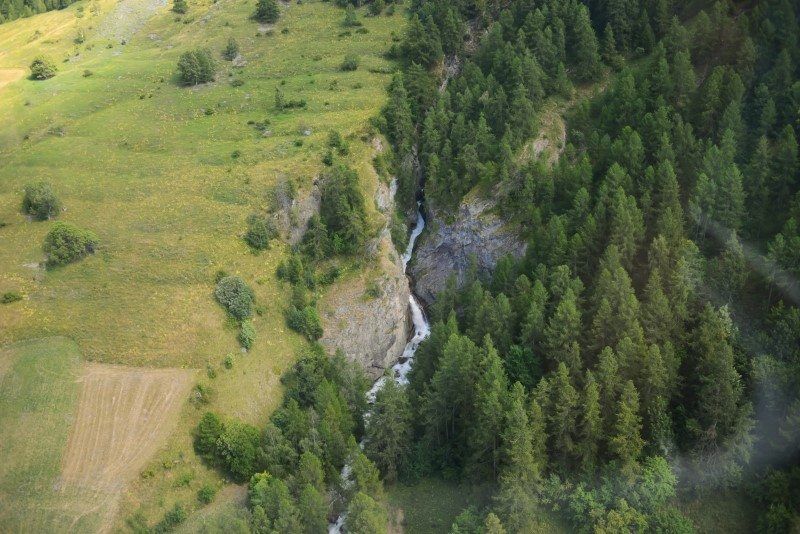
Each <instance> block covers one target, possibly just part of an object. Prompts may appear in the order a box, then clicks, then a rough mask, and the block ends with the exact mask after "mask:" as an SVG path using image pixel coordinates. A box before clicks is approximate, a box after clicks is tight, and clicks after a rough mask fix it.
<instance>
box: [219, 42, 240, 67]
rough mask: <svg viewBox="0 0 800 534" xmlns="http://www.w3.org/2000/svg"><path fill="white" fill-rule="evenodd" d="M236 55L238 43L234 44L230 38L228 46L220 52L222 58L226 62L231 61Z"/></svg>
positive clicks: (237, 53)
mask: <svg viewBox="0 0 800 534" xmlns="http://www.w3.org/2000/svg"><path fill="white" fill-rule="evenodd" d="M238 55H239V43H237V42H236V39H234V38H233V37H231V38H230V39H228V44H227V45H226V46H225V50H223V51H222V57H223V58H224V59H226V60H228V61H233V60H234V59H236V56H238Z"/></svg>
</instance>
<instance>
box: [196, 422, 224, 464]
mask: <svg viewBox="0 0 800 534" xmlns="http://www.w3.org/2000/svg"><path fill="white" fill-rule="evenodd" d="M224 431H225V426H224V425H223V424H222V420H221V419H220V418H219V416H218V415H217V414H215V413H212V412H206V413H204V414H203V417H202V418H201V419H200V423H198V425H197V430H195V434H194V450H195V451H197V454H199V455H200V456H203V457H205V458H208V459H212V458H214V457H216V456H217V440H218V439H219V437H220V436H221V435H222V432H224Z"/></svg>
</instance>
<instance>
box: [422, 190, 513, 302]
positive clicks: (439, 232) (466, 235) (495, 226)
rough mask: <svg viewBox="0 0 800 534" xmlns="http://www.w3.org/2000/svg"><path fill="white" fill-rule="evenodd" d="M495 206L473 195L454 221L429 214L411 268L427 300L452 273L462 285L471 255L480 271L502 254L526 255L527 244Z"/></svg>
mask: <svg viewBox="0 0 800 534" xmlns="http://www.w3.org/2000/svg"><path fill="white" fill-rule="evenodd" d="M496 206H497V200H495V199H494V198H481V197H477V196H476V195H474V194H471V195H468V196H467V197H466V198H465V199H464V200H462V202H461V205H460V206H459V208H458V211H457V213H456V214H455V218H454V220H453V221H452V222H449V223H448V222H444V221H443V220H442V219H441V217H439V216H437V214H436V213H435V212H431V213H429V219H430V220H429V222H428V229H427V230H426V231H425V233H424V234H423V235H422V237H421V241H420V243H419V245H418V247H417V251H416V252H415V253H414V259H413V260H412V263H411V265H409V268H408V271H409V275H410V276H411V277H412V278H413V280H414V289H415V292H416V294H417V296H419V297H420V298H421V299H422V300H423V301H424V302H427V303H431V302H433V300H435V295H436V293H438V292H439V291H441V290H442V289H444V287H445V285H446V283H447V279H448V278H449V277H450V275H455V276H456V280H457V282H458V283H459V284H461V283H462V282H463V281H464V276H465V274H466V272H467V269H468V268H469V266H470V263H471V262H472V258H474V259H475V262H476V266H477V268H478V270H479V271H480V272H489V271H491V270H492V269H493V268H494V266H495V265H496V264H497V261H498V260H499V259H500V258H502V257H503V256H506V255H508V254H511V255H512V256H515V257H517V258H519V257H522V256H523V255H524V254H525V250H526V248H527V243H526V242H525V241H524V240H523V239H521V238H520V236H519V232H518V230H517V229H516V228H514V227H513V226H512V225H509V224H508V223H507V222H506V221H505V220H504V219H503V218H502V217H500V216H499V215H497V214H496V213H495V212H494V208H495V207H496Z"/></svg>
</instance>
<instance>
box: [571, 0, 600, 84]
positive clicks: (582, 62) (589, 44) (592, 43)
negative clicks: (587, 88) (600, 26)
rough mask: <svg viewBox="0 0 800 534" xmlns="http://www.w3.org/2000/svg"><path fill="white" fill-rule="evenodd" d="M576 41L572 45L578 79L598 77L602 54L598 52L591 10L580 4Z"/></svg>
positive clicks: (576, 23) (576, 19)
mask: <svg viewBox="0 0 800 534" xmlns="http://www.w3.org/2000/svg"><path fill="white" fill-rule="evenodd" d="M576 11H577V12H576V18H575V22H574V24H575V26H574V27H573V28H572V31H573V33H574V43H573V45H572V47H570V52H571V54H572V57H573V63H574V67H575V71H576V73H575V76H576V79H577V80H579V81H582V82H587V81H591V80H594V79H596V78H597V75H598V74H599V68H600V54H599V53H598V46H597V36H596V35H595V33H594V29H592V22H591V20H590V19H589V10H588V9H586V7H584V6H583V5H579V6H578V7H577V10H576Z"/></svg>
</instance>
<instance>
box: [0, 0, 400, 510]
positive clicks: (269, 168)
mask: <svg viewBox="0 0 800 534" xmlns="http://www.w3.org/2000/svg"><path fill="white" fill-rule="evenodd" d="M148 2H149V0H123V5H124V6H129V7H131V9H134V10H135V9H143V8H146V7H148V6H147V4H148ZM81 6H84V10H83V16H82V17H80V18H79V17H77V16H76V15H77V14H78V9H79V8H80V7H81ZM190 6H191V8H190V13H189V14H188V15H187V16H186V17H185V18H183V19H182V20H180V21H178V20H177V19H176V17H175V15H174V14H172V13H171V12H169V11H168V10H167V9H165V8H163V7H162V8H160V9H159V10H158V11H157V12H156V14H155V15H154V16H153V17H152V18H151V19H150V20H149V21H147V22H146V23H144V26H143V27H142V28H141V29H140V30H139V31H138V32H137V33H135V34H133V35H132V37H130V38H128V39H127V42H126V44H125V45H121V44H120V42H119V41H117V40H111V38H110V37H109V36H116V37H118V36H119V35H128V34H129V33H130V31H131V30H130V28H127V27H125V23H119V22H118V23H111V22H109V20H111V19H112V18H113V17H109V16H108V13H109V12H112V15H113V14H114V12H113V10H115V9H116V10H117V11H116V12H117V13H119V9H120V8H119V7H116V3H115V2H112V1H108V0H98V1H96V2H93V3H91V4H90V3H87V2H79V3H78V4H75V5H73V6H71V7H70V8H68V9H66V10H63V11H57V12H51V13H47V14H43V15H40V16H36V17H32V18H29V19H25V20H20V21H15V22H13V23H10V24H5V25H2V26H0V69H3V68H5V69H8V68H20V67H25V66H26V65H27V64H28V63H29V62H30V60H31V59H32V58H33V57H34V56H35V55H37V54H39V53H46V54H48V55H50V56H51V57H53V58H55V59H56V60H57V61H58V63H59V67H60V71H59V74H58V75H57V76H56V77H55V78H53V79H51V80H48V81H45V82H34V81H31V80H27V79H23V80H19V81H15V82H12V83H10V84H8V85H5V86H4V87H2V88H0V114H2V115H3V116H4V117H9V118H10V119H9V120H4V121H1V122H0V159H2V161H3V165H2V167H0V222H4V223H6V224H7V226H5V227H2V228H0V239H2V242H3V246H2V247H0V292H2V291H7V290H21V291H23V292H24V293H25V294H26V299H25V300H24V301H23V302H19V303H15V304H12V305H6V306H0V346H1V345H3V344H5V343H12V342H15V341H17V340H21V339H28V338H33V337H41V336H52V335H65V336H69V337H70V338H72V339H74V340H75V341H76V342H77V344H78V345H79V347H80V350H81V351H82V352H83V354H84V356H85V357H86V358H87V359H88V360H94V361H103V362H113V363H123V364H128V365H148V366H149V365H152V366H169V367H192V368H199V369H205V367H206V365H207V364H210V365H212V366H213V367H215V368H216V369H217V370H218V372H219V376H218V377H217V378H216V379H214V380H213V381H212V380H211V379H207V378H203V381H204V382H206V383H209V384H211V385H212V387H213V388H214V389H215V391H216V396H215V400H214V401H213V403H212V404H211V406H210V409H214V410H217V411H219V412H221V413H224V414H228V415H232V416H237V417H240V418H243V419H245V420H248V421H250V422H253V423H257V424H262V423H263V421H264V419H265V418H266V416H267V415H268V414H269V413H270V411H271V410H272V409H273V408H274V406H275V404H276V403H277V402H278V401H279V399H280V386H279V381H278V378H279V376H280V374H281V373H282V372H283V370H284V369H286V367H287V366H288V365H289V364H290V363H291V361H292V359H293V357H294V354H295V353H296V351H297V349H298V347H299V346H301V345H302V343H303V342H302V341H301V340H300V339H299V338H298V337H297V336H295V335H294V334H291V333H290V332H288V331H287V329H286V328H285V326H284V322H283V316H282V309H283V307H284V304H283V303H284V302H285V298H286V294H287V290H288V288H286V287H284V286H282V285H281V284H279V283H278V282H277V280H276V279H275V275H274V273H275V267H276V266H277V264H278V262H279V261H280V260H281V258H282V257H283V256H284V255H285V253H286V247H285V246H283V245H280V244H276V246H274V247H273V249H272V250H270V251H267V252H266V253H263V254H260V255H253V254H251V253H250V252H249V250H248V249H247V247H246V246H245V245H244V244H243V243H242V241H241V240H240V239H239V238H238V236H239V235H241V233H242V232H243V228H244V222H245V219H246V217H247V215H248V214H250V213H251V212H252V211H253V210H255V209H257V208H259V207H262V206H263V205H264V203H265V199H264V195H265V193H266V191H267V189H268V188H269V187H270V186H271V185H272V184H274V183H275V182H276V180H277V179H278V178H280V177H289V178H292V179H294V180H296V182H297V183H298V185H300V187H301V189H302V188H308V187H309V186H310V184H311V182H312V181H313V179H314V178H315V177H316V176H317V175H318V173H319V172H321V171H322V165H321V163H320V158H321V155H322V153H323V152H324V150H325V148H324V144H325V140H326V138H327V134H328V131H329V130H330V129H332V128H336V129H338V130H339V131H340V132H342V134H343V135H345V136H346V137H349V138H350V139H351V142H350V146H351V155H350V156H349V158H348V159H349V161H350V163H351V164H353V165H355V166H356V167H357V168H358V169H359V170H360V172H361V175H362V181H363V183H364V185H365V190H366V193H367V194H368V195H371V193H372V192H373V191H374V186H375V184H374V175H373V174H372V173H370V172H368V171H369V165H368V162H369V160H370V159H371V156H372V148H371V147H370V146H369V145H368V144H366V143H363V142H361V141H360V139H359V138H360V136H361V134H362V133H363V132H365V131H366V129H367V126H366V125H367V124H368V119H369V118H370V117H372V116H374V115H375V114H376V113H377V111H378V109H379V107H380V105H381V104H382V102H383V101H384V99H385V91H384V87H385V84H386V83H387V82H388V76H387V75H385V74H376V73H370V72H369V71H368V69H369V68H373V67H374V68H385V67H387V66H388V63H387V62H386V61H385V60H384V59H383V58H382V57H381V54H382V52H383V51H384V50H386V49H387V48H388V46H389V44H390V41H391V32H392V31H393V30H396V31H401V25H402V23H403V21H404V19H403V18H402V14H401V13H400V11H398V13H397V14H396V15H394V16H393V17H380V18H374V19H372V18H365V19H363V20H364V23H365V27H366V28H368V29H369V33H366V34H358V33H353V34H352V35H351V36H340V35H339V34H340V33H341V32H342V28H341V25H340V23H341V20H342V18H343V12H342V11H341V10H339V9H336V8H334V7H333V6H331V5H330V4H329V3H320V2H304V3H303V4H302V5H297V4H292V5H291V6H290V7H287V8H284V15H283V17H282V18H281V20H280V21H279V22H278V24H277V25H276V27H275V29H274V31H272V32H266V33H267V35H261V33H264V31H263V30H264V28H262V31H259V25H258V24H256V23H255V22H253V21H251V20H249V18H248V17H249V15H250V13H251V12H252V9H253V5H252V2H249V1H246V0H219V1H218V2H217V3H216V4H212V3H211V2H210V1H202V0H201V1H200V2H192V3H191V4H190ZM122 20H123V21H124V20H126V19H125V17H122ZM120 24H122V26H120ZM78 28H83V29H84V30H85V31H86V35H87V40H86V42H85V43H84V44H82V45H80V46H78V45H75V44H74V43H73V38H74V37H75V35H77V31H78ZM284 28H287V29H288V33H284V32H282V31H281V30H283V29H284ZM37 31H38V32H39V33H37ZM231 36H233V37H235V38H236V39H237V40H238V42H239V44H240V47H241V51H242V53H243V56H244V58H245V59H246V60H247V65H246V66H245V67H244V68H242V69H236V68H232V67H231V65H230V64H228V63H226V62H222V61H220V65H221V69H220V72H219V76H218V81H217V83H214V84H209V85H207V86H202V87H198V88H181V87H178V86H177V85H176V84H175V80H174V71H175V64H176V62H177V58H178V56H179V55H180V53H181V52H183V51H184V50H186V49H189V48H192V47H195V46H205V47H208V48H210V49H211V50H212V51H214V53H215V54H218V53H219V51H220V50H221V49H222V48H223V46H224V44H225V43H226V42H227V40H228V38H229V37H231ZM108 45H110V46H111V47H110V48H108ZM346 53H356V54H359V55H360V56H361V64H362V66H361V68H360V69H359V70H358V71H357V72H353V73H342V72H339V70H338V65H339V64H340V63H341V61H342V59H343V57H344V55H345V54H346ZM68 57H69V58H71V59H70V61H69V62H62V60H63V59H65V58H68ZM86 69H89V70H91V71H92V73H93V75H92V76H90V77H84V76H83V72H84V70H86ZM229 74H232V75H233V76H234V77H236V78H239V79H241V80H243V81H244V82H245V83H244V85H243V86H241V87H232V86H231V85H230V84H229V83H228V80H229V79H230V78H229ZM279 84H284V85H281V87H282V88H283V90H284V91H285V93H286V95H287V96H288V97H289V98H300V97H302V98H305V99H306V100H307V101H308V108H307V109H306V110H302V111H292V112H288V113H280V114H279V113H277V112H276V111H275V110H274V109H273V102H274V92H275V88H276V87H277V86H279ZM151 95H152V96H151ZM206 109H213V110H214V113H213V114H212V115H207V114H206V113H205V110H206ZM265 118H269V119H270V120H271V126H270V130H271V132H272V135H271V136H269V137H263V136H262V135H261V134H260V133H258V132H256V131H255V130H254V129H253V127H251V126H248V125H247V121H248V120H256V121H261V120H263V119H265ZM301 126H302V127H303V129H305V128H306V127H310V128H311V130H312V134H311V135H310V136H309V137H302V136H301V135H300V133H299V131H300V129H301ZM62 134H63V135H62ZM298 139H302V141H303V146H296V144H295V141H297V140H298ZM235 150H238V151H240V152H241V157H240V158H238V159H233V158H231V154H232V152H234V151H235ZM38 179H47V180H49V181H51V182H52V183H53V184H54V186H55V189H56V190H57V192H58V193H59V196H60V197H61V198H62V200H63V202H64V204H65V206H66V208H67V211H66V212H65V213H63V214H62V216H61V219H62V220H65V221H69V222H74V223H76V224H78V225H80V226H84V227H87V228H90V229H92V230H94V231H96V232H97V233H98V235H99V236H100V239H101V243H102V247H101V250H100V251H99V253H97V254H95V255H94V256H93V257H90V258H87V259H85V260H83V261H82V262H80V263H78V264H75V265H71V266H68V267H66V268H62V269H59V270H55V271H50V272H44V271H42V270H41V269H38V268H36V267H35V265H32V264H36V263H38V262H40V261H41V260H42V252H41V242H42V238H43V236H44V234H45V233H46V232H47V230H48V228H49V227H50V226H51V224H52V223H48V222H44V223H32V222H29V221H27V220H26V219H25V217H23V216H22V215H21V214H20V213H19V202H20V199H21V190H22V187H23V185H24V184H26V183H28V182H31V181H34V180H38ZM368 198H371V197H368ZM367 204H368V207H369V208H370V210H372V209H373V207H372V203H371V202H368V203H367ZM218 269H225V270H226V271H228V272H232V273H238V274H240V275H242V276H243V277H244V278H245V279H246V280H248V281H249V282H250V283H251V285H252V286H253V287H254V288H255V291H256V294H257V298H258V300H259V301H260V302H261V303H264V304H265V305H266V313H265V314H264V315H263V316H262V317H257V318H256V320H255V326H256V330H257V332H258V339H257V341H256V344H255V346H254V347H253V350H252V351H251V352H250V353H249V354H247V355H240V354H239V353H238V346H237V343H236V339H235V329H234V327H233V326H232V325H230V324H229V323H228V322H227V321H226V319H225V316H224V314H223V312H222V311H221V310H220V309H219V307H218V306H217V305H216V304H215V302H214V301H213V298H212V296H211V291H212V289H213V276H214V273H215V272H216V271H217V270H218ZM228 353H235V354H236V357H235V360H236V363H235V365H234V368H233V369H232V370H230V371H226V370H224V369H222V367H221V361H222V359H223V358H224V357H225V355H226V354H228ZM200 413H201V410H198V409H197V408H195V407H194V406H193V405H191V404H189V403H187V405H186V406H185V408H184V410H183V414H182V417H181V423H180V426H179V429H178V432H177V433H176V435H175V436H174V437H173V438H171V440H170V442H169V443H168V444H167V445H166V446H165V448H164V449H163V450H162V452H160V453H159V454H158V455H157V456H156V458H154V459H153V461H152V462H151V465H150V467H149V468H148V469H147V470H146V472H145V475H146V478H144V477H143V478H142V479H141V480H140V481H138V482H137V483H136V484H134V487H132V488H129V490H128V491H127V492H126V497H125V498H124V500H123V511H122V514H121V518H120V522H121V521H122V519H124V517H127V516H128V515H130V514H131V513H133V512H135V511H142V512H143V513H144V514H145V516H146V517H147V518H148V520H150V521H151V522H153V521H155V520H157V519H159V518H160V517H161V515H162V514H163V511H164V510H165V509H166V508H168V507H170V506H171V505H172V503H173V502H175V501H176V500H181V501H183V502H184V503H186V504H187V505H188V506H189V507H190V508H193V507H195V506H196V500H195V495H196V492H197V489H198V488H199V487H200V485H202V483H204V482H207V481H211V482H212V483H215V484H220V483H221V482H222V481H220V480H219V478H218V476H217V475H216V474H215V473H212V472H209V471H208V470H207V469H205V468H204V467H203V466H202V465H201V464H200V462H199V461H198V460H197V459H196V458H195V457H194V454H193V452H192V449H191V437H190V431H191V429H192V428H193V427H194V425H195V424H196V421H197V419H198V418H199V415H200ZM180 479H183V480H184V481H185V480H187V479H191V480H190V481H189V482H188V483H185V484H184V483H182V482H179V480H180ZM225 495H226V494H223V495H222V498H225Z"/></svg>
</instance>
